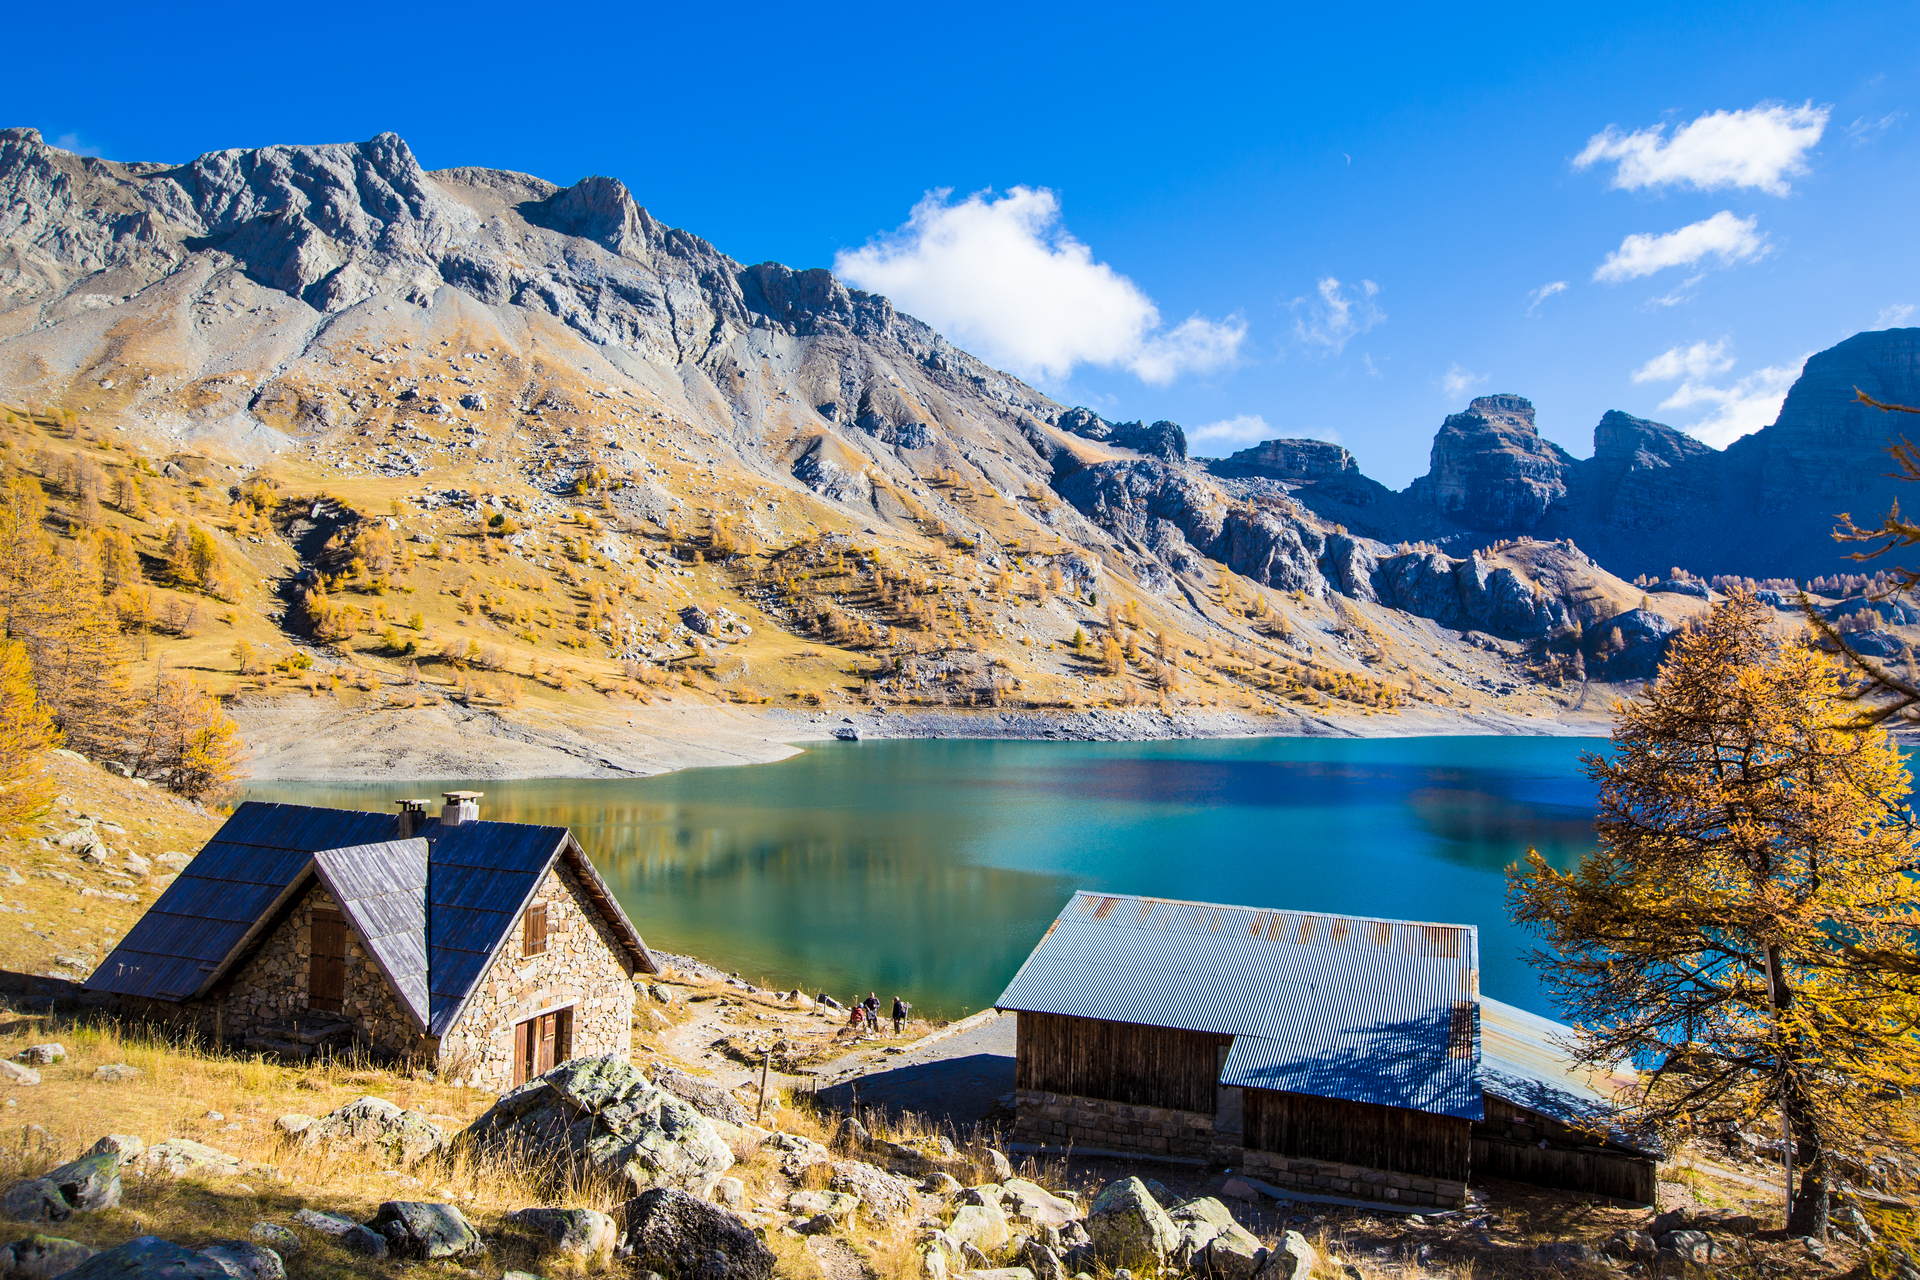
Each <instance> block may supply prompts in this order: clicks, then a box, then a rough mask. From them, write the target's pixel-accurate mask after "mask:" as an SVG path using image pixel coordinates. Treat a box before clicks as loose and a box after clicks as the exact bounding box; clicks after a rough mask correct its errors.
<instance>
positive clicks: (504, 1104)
mask: <svg viewBox="0 0 1920 1280" xmlns="http://www.w3.org/2000/svg"><path fill="white" fill-rule="evenodd" d="M460 1141H461V1142H462V1143H463V1144H468V1145H471V1146H472V1147H473V1148H475V1149H477V1150H480V1151H501V1152H514V1153H516V1155H517V1156H518V1158H522V1159H526V1158H531V1159H533V1160H535V1161H542V1162H545V1163H547V1164H548V1165H549V1166H550V1167H551V1168H553V1169H554V1171H555V1174H556V1177H557V1176H559V1175H560V1174H561V1173H562V1172H564V1171H566V1170H568V1169H584V1170H586V1171H590V1172H592V1173H595V1174H597V1175H599V1176H602V1177H607V1178H624V1179H625V1180H626V1181H627V1182H628V1183H629V1184H630V1185H632V1186H633V1187H635V1188H642V1187H655V1186H661V1187H679V1188H681V1189H683V1190H686V1191H689V1192H691V1193H692V1194H694V1195H696V1196H702V1197H704V1196H706V1195H707V1194H708V1193H709V1192H710V1191H712V1189H713V1184H714V1182H715V1181H716V1180H717V1179H718V1178H719V1177H720V1175H721V1174H723V1173H725V1172H726V1171H727V1170H728V1169H730V1168H732V1167H733V1152H732V1151H731V1150H729V1149H728V1147H727V1144H726V1143H725V1142H724V1141H722V1140H721V1137H720V1135H719V1134H718V1133H717V1132H715V1130H714V1127H713V1126H712V1125H711V1124H709V1123H708V1121H707V1118H706V1117H705V1116H703V1115H701V1114H700V1113H699V1112H698V1111H697V1110H695V1109H694V1108H693V1106H692V1105H691V1104H689V1103H687V1102H686V1101H684V1100H683V1099H681V1098H679V1097H676V1096H675V1095H673V1094H671V1093H669V1092H667V1091H666V1090H665V1089H659V1088H655V1087H654V1086H653V1085H652V1084H651V1083H649V1082H648V1080H647V1078H646V1077H645V1076H643V1075H641V1074H640V1072H639V1070H638V1069H637V1068H635V1067H634V1066H633V1064H632V1063H630V1062H628V1061H627V1060H626V1059H625V1058H624V1057H619V1056H613V1055H609V1056H607V1057H604V1058H576V1059H575V1060H573V1061H572V1062H566V1063H562V1064H561V1065H560V1066H557V1067H555V1068H554V1069H553V1070H552V1071H549V1072H547V1073H546V1074H545V1075H543V1076H541V1077H540V1078H538V1079H537V1080H532V1081H529V1082H528V1083H527V1084H525V1085H522V1086H521V1087H520V1088H518V1089H515V1090H514V1091H513V1092H511V1093H508V1094H505V1095H503V1096H502V1097H501V1098H500V1100H499V1101H498V1102H496V1103H495V1104H494V1105H493V1106H492V1107H491V1108H490V1109H489V1110H488V1111H487V1113H486V1114H485V1115H483V1116H481V1117H480V1118H479V1119H478V1120H476V1121H474V1122H473V1124H472V1125H470V1126H468V1128H467V1129H466V1130H465V1131H464V1132H462V1133H461V1135H460ZM811 1145H812V1146H814V1147H816V1148H818V1149H819V1151H820V1153H821V1158H822V1159H825V1158H826V1148H824V1147H821V1146H820V1144H818V1143H813V1144H811Z"/></svg>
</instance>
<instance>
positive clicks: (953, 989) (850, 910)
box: [247, 738, 1604, 1016]
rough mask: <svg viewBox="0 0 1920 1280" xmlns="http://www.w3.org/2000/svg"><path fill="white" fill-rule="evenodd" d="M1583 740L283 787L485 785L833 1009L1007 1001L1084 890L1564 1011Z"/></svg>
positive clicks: (1588, 837)
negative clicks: (1566, 891) (1351, 927)
mask: <svg viewBox="0 0 1920 1280" xmlns="http://www.w3.org/2000/svg"><path fill="white" fill-rule="evenodd" d="M1603 745H1604V743H1603V741H1602V740H1600V739H1591V738H1376V739H1365V740H1355V739H1328V738H1259V739H1238V740H1230V741H1205V742H1191V741H1189V742H1132V743H1059V742H987V741H948V740H941V741H884V742H861V743H837V742H836V743H828V744H824V745H817V746H814V747H811V748H810V749H809V750H808V751H807V752H806V753H805V754H804V755H800V756H795V757H793V758H792V759H789V760H784V761H781V762H779V763H777V764H764V765H748V766H743V767H737V768H725V769H689V770H685V771H683V772H679V773H670V774H663V775H661V776H659V777H655V778H646V779H637V780H627V779H620V780H608V781H600V780H591V781H588V780H578V779H556V780H539V781H520V782H499V781H483V782H474V781H466V780H460V779H444V780H433V781H420V780H414V781H408V782H393V783H367V784H341V783H272V784H261V785H258V786H254V787H252V788H250V789H249V791H248V793H247V794H248V797H249V798H251V799H259V800H285V801H292V802H296V803H303V804H327V805H336V806H341V807H348V808H361V809H380V810H387V809H390V805H389V804H388V801H389V800H390V799H392V798H396V797H402V796H414V795H430V794H437V793H438V792H439V791H441V790H450V789H454V788H471V789H473V790H477V791H484V792H486V798H485V799H484V800H483V801H482V802H481V815H482V816H483V817H487V818H500V819H506V820H511V821H519V822H540V823H551V824H555V825H565V826H569V827H571V828H572V829H573V831H574V833H575V835H576V836H577V837H578V838H579V840H580V842H581V845H582V846H583V847H584V848H585V849H586V850H587V852H588V854H589V855H590V856H591V857H592V858H593V860H594V862H595V864H596V865H597V866H598V867H599V868H600V871H601V873H602V874H603V875H604V876H605V877H606V879H607V882H608V884H609V885H610V886H611V887H612V889H613V891H614V893H615V895H616V896H617V897H618V898H619V899H620V902H621V905H622V906H623V907H625V909H626V911H627V914H628V915H629V916H631V917H632V919H633V921H634V923H635V924H636V925H637V926H638V927H639V929H640V931H641V933H642V935H643V936H645V937H646V939H647V941H648V942H649V943H651V944H652V945H654V946H657V947H661V948H663V949H665V950H668V951H675V952H681V953H685V954H692V955H696V956H699V957H700V958H702V959H706V960H709V961H712V962H714V963H717V964H722V965H724V966H725V967H727V968H730V969H733V970H737V971H738V972H739V973H740V974H742V975H743V976H745V977H747V978H750V979H753V980H755V981H765V982H769V983H772V984H774V985H778V986H780V987H783V988H785V987H791V986H795V985H798V986H802V987H805V988H806V989H807V990H809V991H815V990H822V989H824V990H826V991H828V992H831V993H834V994H836V995H838V996H840V997H841V998H843V999H844V998H846V996H848V995H849V994H851V993H854V992H858V993H859V994H861V995H864V994H865V993H866V992H868V991H878V992H879V993H880V995H881V997H882V999H883V1000H884V999H885V998H887V997H888V996H891V995H893V994H895V993H898V994H901V995H904V996H906V997H907V998H908V999H909V1000H912V1001H913V1002H914V1003H915V1004H916V1005H917V1006H918V1007H919V1008H920V1009H921V1010H922V1011H924V1012H927V1013H940V1014H945V1015H948V1016H957V1015H959V1014H961V1013H964V1012H969V1011H972V1010H975V1009H979V1008H983V1007H985V1006H986V1005H988V1004H990V1003H991V1002H992V1001H993V998H994V997H995V996H996V995H998V994H999V993H1000V991H1001V989H1002V988H1003V987H1004V986H1005V984H1006V982H1007V980H1008V979H1009V978H1010V977H1012V976H1013V972H1014V970H1015V969H1017V968H1018V967H1019V965H1020V962H1021V961H1022V960H1023V959H1024V958H1025V957H1026V955H1027V952H1028V951H1029V950H1030V949H1031V948H1032V947H1033V945H1034V943H1035V942H1037V941H1038V940H1039V938H1040V935H1041V934H1042V933H1043V932H1045V930H1046V927H1047V924H1048V922H1049V921H1050V920H1052V919H1053V917H1054V915H1055V914H1057V913H1058V911H1059V910H1060V908H1061V906H1062V905H1063V904H1065V902H1066V901H1067V898H1068V897H1069V896H1070V895H1071V894H1072V893H1073V891H1074V890H1076V889H1082V888H1086V889H1107V890H1114V891H1118V892H1122V893H1143V894H1154V895H1159V896H1163V897H1171V898H1191V899H1196V900H1200V901H1208V902H1222V903H1239V904H1245V905H1249V906H1258V907H1285V908H1298V909H1304V910H1312V911H1333V912H1341V913H1347V914H1353V915H1371V916H1390V917H1395V918H1400V919H1409V920H1425V921H1442V922H1454V923H1467V924H1475V925H1478V926H1479V927H1480V948H1481V965H1482V987H1483V989H1484V990H1485V991H1486V992H1487V994H1489V995H1491V996H1494V997H1497V998H1499V999H1502V1000H1508V1001H1511V1002H1513V1003H1516V1004H1520V1005H1523V1006H1526V1007H1529V1008H1533V1009H1536V1010H1538V1011H1540V1012H1542V1013H1550V1012H1551V1009H1550V1006H1549V1004H1548V1003H1547V1001H1546V1000H1545V998H1544V997H1543V996H1542V995H1541V993H1540V987H1539V983H1538V982H1537V980H1536V979H1535V977H1534V974H1533V973H1532V971H1531V970H1530V969H1529V968H1528V966H1527V965H1526V963H1525V961H1524V959H1523V956H1522V952H1523V951H1524V949H1525V947H1526V946H1527V938H1526V936H1525V935H1524V934H1522V933H1521V932H1520V931H1519V930H1517V929H1515V928H1514V927H1513V926H1512V925H1511V924H1510V923H1509V922H1508V921H1507V914H1506V905H1505V884H1504V878H1503V872H1504V869H1505V868H1506V866H1507V865H1508V864H1509V863H1511V862H1513V861H1514V860H1515V859H1517V858H1519V857H1520V856H1521V855H1522V854H1523V853H1524V852H1525V851H1526V849H1527V847H1528V846H1529V845H1534V846H1537V847H1538V848H1539V849H1540V851H1541V852H1542V853H1543V854H1545V855H1546V856H1547V857H1548V858H1549V859H1550V860H1552V861H1553V862H1554V863H1556V864H1558V865H1561V866H1568V865H1571V864H1572V863H1573V862H1575V861H1577V860H1578V858H1579V856H1580V854H1581V853H1583V852H1585V851H1586V850H1587V849H1589V848H1591V847H1592V828H1591V822H1592V817H1593V805H1594V796H1595V791H1594V787H1593V784H1591V783H1590V782H1588V781H1587V780H1586V778H1585V776H1584V775H1583V774H1582V772H1581V768H1580V755H1581V753H1582V752H1585V751H1593V750H1597V749H1599V748H1600V747H1601V746H1603Z"/></svg>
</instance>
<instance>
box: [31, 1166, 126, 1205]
mask: <svg viewBox="0 0 1920 1280" xmlns="http://www.w3.org/2000/svg"><path fill="white" fill-rule="evenodd" d="M46 1180H47V1181H48V1182H51V1183H53V1184H54V1185H55V1186H56V1187H59V1188H60V1194H61V1195H62V1196H65V1197H66V1201H67V1203H68V1204H70V1205H72V1206H73V1208H74V1211H75V1212H76V1213H91V1212H93V1211H94V1210H96V1209H112V1208H115V1207H117V1206H118V1205H119V1203H120V1157H119V1156H117V1155H113V1154H111V1153H103V1154H101V1155H97V1156H81V1157H80V1158H79V1159H78V1160H75V1161H73V1162H72V1163H71V1164H63V1165H61V1166H60V1167H59V1168H58V1169H55V1170H53V1171H52V1172H51V1173H49V1174H47V1175H46Z"/></svg>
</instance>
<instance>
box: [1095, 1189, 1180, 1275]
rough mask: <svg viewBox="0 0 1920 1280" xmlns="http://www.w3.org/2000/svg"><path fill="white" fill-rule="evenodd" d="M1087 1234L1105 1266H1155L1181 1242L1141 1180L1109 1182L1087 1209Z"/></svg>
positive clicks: (1173, 1227) (1178, 1235)
mask: <svg viewBox="0 0 1920 1280" xmlns="http://www.w3.org/2000/svg"><path fill="white" fill-rule="evenodd" d="M1087 1235H1088V1237H1089V1238H1090V1239H1092V1241H1093V1248H1094V1252H1095V1253H1096V1255H1097V1256H1098V1257H1099V1258H1100V1259H1101V1261H1103V1262H1105V1263H1106V1264H1107V1265H1108V1266H1124V1265H1127V1264H1130V1263H1137V1264H1144V1265H1147V1266H1151V1267H1158V1266H1159V1265H1160V1264H1161V1263H1162V1262H1164V1261H1166V1259H1167V1256H1168V1255H1169V1254H1171V1253H1172V1252H1173V1250H1174V1248H1175V1247H1176V1246H1177V1245H1178V1244H1179V1243H1180V1229H1179V1228H1178V1227H1176V1226H1175V1225H1174V1222H1173V1219H1172V1218H1169V1217H1168V1216H1167V1211H1166V1210H1165V1209H1163V1208H1161V1207H1160V1202H1159V1201H1157V1200H1155V1199H1154V1198H1153V1193H1152V1192H1150V1191H1148V1190H1147V1186H1146V1184H1145V1183H1144V1182H1142V1181H1140V1179H1138V1178H1124V1179H1121V1180H1119V1181H1117V1182H1109V1183H1108V1184H1107V1185H1106V1186H1104V1187H1102V1188H1101V1189H1100V1194H1099V1195H1098V1196H1096V1197H1094V1201H1093V1207H1092V1208H1091V1209H1090V1210H1089V1211H1088V1213H1087Z"/></svg>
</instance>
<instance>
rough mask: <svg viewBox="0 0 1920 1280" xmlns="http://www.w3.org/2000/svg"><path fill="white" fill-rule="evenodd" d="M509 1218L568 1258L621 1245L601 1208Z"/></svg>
mask: <svg viewBox="0 0 1920 1280" xmlns="http://www.w3.org/2000/svg"><path fill="white" fill-rule="evenodd" d="M721 1181H722V1182H725V1181H727V1179H725V1178H723V1179H721ZM741 1198H742V1199H743V1200H744V1199H745V1196H744V1195H743V1196H742V1197H741ZM507 1219H508V1221H510V1222H518V1223H522V1224H524V1225H526V1226H529V1227H532V1228H533V1229H534V1230H535V1231H538V1232H539V1233H540V1234H541V1235H544V1236H545V1237H546V1238H547V1239H548V1240H549V1241H551V1242H552V1243H553V1247H554V1249H555V1250H556V1251H557V1252H559V1253H564V1254H566V1255H568V1256H569V1257H574V1258H606V1257H608V1256H610V1255H611V1254H612V1253H613V1248H614V1246H615V1245H616V1244H618V1243H619V1242H620V1229H619V1228H618V1227H616V1226H615V1225H614V1222H613V1219H612V1218H611V1217H609V1216H607V1215H606V1214H604V1213H601V1212H600V1211H599V1210H598V1209H546V1208H538V1209H516V1210H514V1211H513V1212H512V1213H510V1214H508V1215H507Z"/></svg>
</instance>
